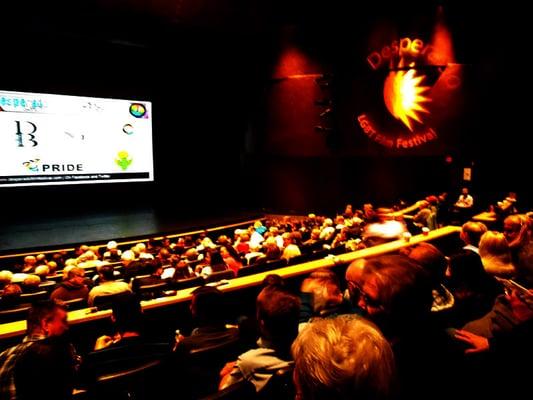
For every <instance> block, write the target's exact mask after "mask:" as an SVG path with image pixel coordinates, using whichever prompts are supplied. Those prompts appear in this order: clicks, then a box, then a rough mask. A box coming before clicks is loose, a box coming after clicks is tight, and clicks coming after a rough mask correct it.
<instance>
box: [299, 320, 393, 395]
mask: <svg viewBox="0 0 533 400" xmlns="http://www.w3.org/2000/svg"><path fill="white" fill-rule="evenodd" d="M292 354H293V356H294V364H295V367H294V383H295V385H296V392H297V394H296V398H297V399H300V400H329V399H389V398H393V396H392V394H393V392H394V385H395V382H394V380H395V375H394V372H395V371H394V370H395V368H394V357H393V353H392V350H391V348H390V345H389V343H388V342H387V340H386V339H385V338H384V337H383V335H382V334H381V333H380V332H379V330H378V329H377V328H376V327H374V326H373V325H371V324H370V323H369V322H368V321H366V320H364V319H362V318H359V317H353V316H339V317H336V318H331V319H317V320H314V321H313V322H311V323H310V324H309V325H308V326H307V327H306V328H305V329H304V330H303V331H302V332H301V333H300V334H299V335H298V337H297V339H296V340H295V341H294V343H293V345H292Z"/></svg>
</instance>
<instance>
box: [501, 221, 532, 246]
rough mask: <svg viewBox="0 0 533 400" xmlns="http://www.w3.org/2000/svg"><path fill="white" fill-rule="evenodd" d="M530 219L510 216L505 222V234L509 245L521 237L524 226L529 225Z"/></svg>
mask: <svg viewBox="0 0 533 400" xmlns="http://www.w3.org/2000/svg"><path fill="white" fill-rule="evenodd" d="M528 222H529V221H528V217H527V216H525V215H521V214H515V215H510V216H508V217H507V218H505V220H504V221H503V234H504V235H505V238H506V239H507V241H508V242H509V243H511V242H513V241H514V240H516V239H517V238H518V236H519V235H520V231H521V230H522V228H523V226H524V225H526V224H527V223H528Z"/></svg>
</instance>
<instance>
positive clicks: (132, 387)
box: [89, 360, 161, 400]
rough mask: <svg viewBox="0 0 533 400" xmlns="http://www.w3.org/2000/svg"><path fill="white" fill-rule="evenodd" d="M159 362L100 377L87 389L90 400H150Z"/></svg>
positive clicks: (149, 362) (146, 363)
mask: <svg viewBox="0 0 533 400" xmlns="http://www.w3.org/2000/svg"><path fill="white" fill-rule="evenodd" d="M160 366H161V361H159V360H151V361H147V362H145V363H143V364H141V365H135V366H134V367H131V368H125V369H122V370H120V371H116V372H113V373H109V374H105V375H100V376H98V377H97V378H96V383H95V384H94V385H93V386H92V387H91V388H90V389H89V393H90V398H94V399H99V400H122V399H124V400H125V399H138V400H142V399H151V398H153V395H154V393H153V392H152V390H153V389H154V388H155V386H156V385H157V377H158V374H159V372H160Z"/></svg>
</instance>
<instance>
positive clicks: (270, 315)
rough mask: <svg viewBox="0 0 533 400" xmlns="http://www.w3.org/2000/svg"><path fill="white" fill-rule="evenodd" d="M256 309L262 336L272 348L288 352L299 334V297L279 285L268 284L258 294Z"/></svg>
mask: <svg viewBox="0 0 533 400" xmlns="http://www.w3.org/2000/svg"><path fill="white" fill-rule="evenodd" d="M256 309H257V321H258V323H259V329H260V332H261V337H262V338H263V339H265V340H267V341H268V342H269V344H270V346H272V348H274V349H276V350H278V351H280V352H282V353H288V352H289V349H290V346H291V344H292V342H293V340H294V339H295V338H296V336H297V335H298V318H299V315H300V300H299V299H298V297H296V296H294V295H293V294H291V293H288V292H286V291H284V290H282V289H279V288H278V287H275V286H267V287H265V288H264V289H263V290H261V293H259V296H257V302H256Z"/></svg>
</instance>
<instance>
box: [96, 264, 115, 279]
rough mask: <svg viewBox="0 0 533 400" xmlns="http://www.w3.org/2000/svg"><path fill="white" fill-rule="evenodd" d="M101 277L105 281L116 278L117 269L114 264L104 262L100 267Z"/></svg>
mask: <svg viewBox="0 0 533 400" xmlns="http://www.w3.org/2000/svg"><path fill="white" fill-rule="evenodd" d="M98 274H99V275H100V279H101V280H102V281H104V282H109V281H113V280H115V269H114V268H113V266H112V265H108V264H104V265H102V266H101V267H99V268H98Z"/></svg>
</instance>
